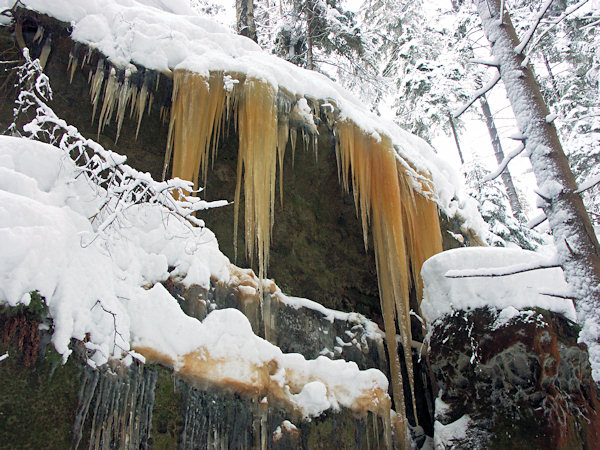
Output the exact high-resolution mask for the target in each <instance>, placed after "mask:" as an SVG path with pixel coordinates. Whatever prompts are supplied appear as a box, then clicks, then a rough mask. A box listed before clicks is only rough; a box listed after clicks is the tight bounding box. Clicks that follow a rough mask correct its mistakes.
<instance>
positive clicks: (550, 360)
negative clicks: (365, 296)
mask: <svg viewBox="0 0 600 450" xmlns="http://www.w3.org/2000/svg"><path fill="white" fill-rule="evenodd" d="M497 317H498V312H497V311H495V310H488V309H476V310H473V311H469V312H465V311H458V312H456V313H455V314H454V315H452V316H446V317H445V318H443V319H442V320H441V321H438V322H436V323H435V324H434V329H433V332H432V336H431V347H430V354H429V358H430V362H431V367H432V369H433V372H434V375H435V379H436V381H437V388H438V389H439V398H440V399H441V400H442V401H443V402H444V403H445V404H447V405H448V406H449V408H448V409H447V410H445V411H436V420H438V421H439V422H440V423H441V424H443V425H448V424H451V423H453V422H455V421H456V420H458V419H460V418H461V417H462V416H463V415H465V414H467V415H469V416H470V418H471V420H472V424H471V426H470V428H469V430H468V432H467V435H466V437H464V438H462V439H459V440H457V441H456V442H454V443H448V444H447V446H446V447H445V448H496V449H505V448H540V449H542V448H544V449H549V448H553V449H554V448H556V449H575V448H588V449H593V448H598V442H600V441H599V438H600V415H598V411H600V409H599V407H600V397H599V394H598V387H597V385H596V383H595V382H594V381H593V380H592V377H591V368H590V364H589V360H588V354H587V350H586V348H585V346H583V345H581V344H578V343H577V336H578V334H579V329H578V327H577V326H576V325H575V324H574V323H572V322H570V321H568V320H567V319H565V318H564V317H562V316H560V315H557V314H553V313H549V312H547V311H541V310H540V311H538V310H535V311H531V312H529V313H527V314H521V315H520V316H518V317H515V318H513V319H511V320H510V321H509V322H508V323H505V324H504V325H502V326H499V327H497V328H494V326H493V324H494V322H495V321H496V319H497Z"/></svg>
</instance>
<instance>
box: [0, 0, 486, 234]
mask: <svg viewBox="0 0 600 450" xmlns="http://www.w3.org/2000/svg"><path fill="white" fill-rule="evenodd" d="M13 3H14V2H13V0H0V8H4V7H9V6H12V4H13ZM23 3H24V4H25V5H26V6H27V7H28V8H30V9H33V10H36V11H38V12H41V13H45V14H48V15H50V16H53V17H55V18H57V19H59V20H62V21H65V22H70V23H71V24H72V27H73V31H72V38H73V39H74V40H76V41H78V42H82V43H84V44H86V45H89V46H90V47H92V48H96V49H98V50H99V51H101V52H102V53H103V54H105V55H106V56H107V57H108V58H109V59H110V60H111V61H112V63H113V64H115V65H117V66H120V67H126V66H128V65H129V64H130V63H135V64H139V65H142V66H145V67H147V68H150V69H154V70H157V71H162V72H164V73H170V72H172V71H173V70H175V69H188V70H191V71H194V72H198V73H200V74H208V72H209V71H214V70H224V71H228V72H230V73H235V72H241V73H245V74H247V75H248V76H251V77H256V78H259V79H262V80H264V81H266V82H268V83H271V84H272V85H273V86H274V87H275V88H276V89H278V88H284V89H285V90H287V91H289V92H291V93H292V94H295V95H299V96H307V97H310V98H316V99H322V100H327V101H333V102H335V104H336V105H337V106H338V107H339V109H340V111H341V112H342V115H343V116H345V117H347V118H349V119H351V120H352V121H353V122H355V123H356V124H357V125H359V126H360V127H361V128H363V129H364V130H365V131H366V132H367V133H368V134H372V135H374V136H376V137H377V136H379V135H381V134H384V135H387V136H389V137H391V138H392V141H393V143H394V145H395V146H396V148H397V150H398V152H399V156H400V157H401V158H402V159H404V160H406V161H408V162H410V164H412V165H413V166H414V167H415V168H416V169H417V170H419V171H421V172H422V173H429V174H430V175H431V178H432V180H433V182H434V185H435V188H436V191H437V192H436V194H437V197H438V198H437V201H438V203H439V205H440V207H441V208H442V209H443V210H444V211H445V212H446V213H447V214H448V215H449V216H454V215H455V214H456V213H460V215H461V216H462V217H463V218H464V219H465V220H466V221H467V222H468V224H467V225H468V226H469V227H471V228H472V229H474V230H475V231H476V232H479V231H481V230H484V229H485V225H484V224H483V222H482V221H481V220H480V218H479V215H478V213H477V211H476V208H475V207H474V205H473V204H472V203H470V202H469V201H465V200H463V199H465V198H466V195H464V194H463V193H462V192H460V188H458V186H460V185H461V181H460V177H459V176H458V174H457V173H456V172H455V170H454V169H453V168H452V167H450V165H449V164H447V163H445V162H444V161H442V160H441V159H439V158H438V157H437V155H436V154H435V153H434V151H433V149H432V148H431V147H430V146H429V145H428V144H427V143H425V142H424V141H423V140H421V139H419V138H417V137H415V136H413V135H411V134H409V133H407V132H405V131H403V130H401V129H400V128H398V127H397V126H396V125H395V124H393V123H392V122H389V121H385V120H383V119H382V118H381V117H378V116H376V115H374V114H372V113H370V112H369V111H368V110H367V109H366V108H365V106H364V104H363V103H361V101H360V100H359V99H357V98H355V97H354V96H353V95H352V94H350V93H349V92H347V91H346V90H344V89H343V88H342V87H341V86H339V85H338V84H336V83H334V82H332V81H331V80H329V79H328V78H326V77H325V76H324V75H321V74H319V73H316V72H313V71H308V70H305V69H302V68H300V67H297V66H295V65H293V64H291V63H289V62H287V61H284V60H281V59H279V58H277V57H275V56H273V55H270V54H268V53H266V52H263V51H262V50H261V49H260V47H259V46H258V45H257V44H256V43H254V42H253V41H251V40H250V39H247V38H245V37H243V36H238V35H236V34H233V33H232V32H231V31H230V30H229V29H228V28H226V27H223V26H222V25H219V24H217V23H215V22H213V21H211V20H209V19H205V18H202V17H198V16H197V15H193V11H191V10H190V8H189V6H188V5H187V2H186V1H185V0H176V1H166V0H24V1H23ZM417 185H418V183H417ZM417 188H418V186H417ZM457 199H458V200H457ZM482 233H485V231H482Z"/></svg>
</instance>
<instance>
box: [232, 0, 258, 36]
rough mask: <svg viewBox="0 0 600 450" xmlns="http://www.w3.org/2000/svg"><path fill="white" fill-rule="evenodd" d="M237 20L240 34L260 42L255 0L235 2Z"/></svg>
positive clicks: (236, 0) (237, 0) (238, 0)
mask: <svg viewBox="0 0 600 450" xmlns="http://www.w3.org/2000/svg"><path fill="white" fill-rule="evenodd" d="M235 18H236V26H237V32H238V34H241V35H242V36H246V37H249V38H250V39H252V40H253V41H254V42H258V38H257V36H256V22H255V21H254V2H253V0H235Z"/></svg>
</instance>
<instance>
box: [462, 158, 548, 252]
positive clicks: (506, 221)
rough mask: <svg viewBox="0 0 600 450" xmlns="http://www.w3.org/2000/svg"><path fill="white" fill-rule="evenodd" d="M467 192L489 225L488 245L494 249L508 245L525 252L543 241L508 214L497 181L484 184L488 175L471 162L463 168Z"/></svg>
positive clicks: (481, 167)
mask: <svg viewBox="0 0 600 450" xmlns="http://www.w3.org/2000/svg"><path fill="white" fill-rule="evenodd" d="M463 170H464V176H465V181H466V187H467V193H468V194H469V195H470V196H471V197H473V198H474V199H475V200H477V202H478V203H479V212H480V213H481V216H482V217H483V220H485V222H486V223H487V224H488V225H489V226H490V231H491V234H490V235H489V236H488V241H487V243H488V244H489V245H492V246H494V247H507V246H508V245H510V244H509V243H513V244H516V245H518V246H519V247H521V248H523V249H525V250H535V249H537V248H538V247H539V245H540V244H543V243H544V238H543V237H542V236H541V235H540V234H539V233H537V232H536V231H534V230H530V229H528V228H526V227H525V226H524V225H523V224H521V223H519V221H518V220H517V219H516V218H515V217H514V216H513V215H512V214H511V209H510V201H509V199H508V195H507V194H506V190H505V188H504V185H503V184H502V182H501V181H500V180H499V179H495V180H490V181H485V177H486V176H487V175H489V174H490V171H489V170H487V169H486V168H485V167H484V166H483V165H482V164H481V163H480V162H479V161H477V160H473V161H472V162H469V163H467V164H465V166H463Z"/></svg>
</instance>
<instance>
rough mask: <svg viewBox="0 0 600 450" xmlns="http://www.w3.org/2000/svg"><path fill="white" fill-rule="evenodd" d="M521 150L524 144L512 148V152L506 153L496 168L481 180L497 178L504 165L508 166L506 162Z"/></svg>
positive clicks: (504, 167) (523, 148)
mask: <svg viewBox="0 0 600 450" xmlns="http://www.w3.org/2000/svg"><path fill="white" fill-rule="evenodd" d="M523 150H525V146H524V145H522V144H521V145H519V146H518V147H517V148H516V149H514V150H513V151H512V152H510V153H509V154H508V155H506V156H505V157H504V159H503V160H502V162H501V163H500V165H499V166H498V167H497V168H496V170H494V171H493V172H492V173H490V174H489V175H487V176H486V177H485V178H484V179H483V181H484V182H485V181H491V180H495V179H496V178H498V177H499V176H500V175H501V174H502V172H504V170H505V169H506V167H507V166H508V163H509V162H511V161H512V160H513V159H515V158H516V157H517V156H519V155H520V154H521V153H522V152H523Z"/></svg>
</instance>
